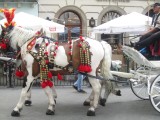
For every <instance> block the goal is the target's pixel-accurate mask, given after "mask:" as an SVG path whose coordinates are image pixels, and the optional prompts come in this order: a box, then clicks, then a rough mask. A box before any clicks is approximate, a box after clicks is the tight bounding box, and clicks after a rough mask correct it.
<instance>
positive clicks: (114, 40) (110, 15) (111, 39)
mask: <svg viewBox="0 0 160 120" xmlns="http://www.w3.org/2000/svg"><path fill="white" fill-rule="evenodd" d="M120 16H121V14H119V13H118V12H115V11H109V12H107V13H105V14H104V15H103V17H102V20H101V24H103V23H105V22H108V21H110V20H113V19H115V18H117V17H120ZM122 39H123V34H101V40H104V41H107V42H108V43H109V44H110V45H111V46H112V48H113V49H116V48H117V44H122V42H123V40H122Z"/></svg>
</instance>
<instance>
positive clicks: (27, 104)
mask: <svg viewBox="0 0 160 120" xmlns="http://www.w3.org/2000/svg"><path fill="white" fill-rule="evenodd" d="M24 104H25V106H31V105H32V101H31V88H30V90H29V91H28V92H27V94H26V99H25V103H24Z"/></svg>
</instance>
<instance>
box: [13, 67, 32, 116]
mask: <svg viewBox="0 0 160 120" xmlns="http://www.w3.org/2000/svg"><path fill="white" fill-rule="evenodd" d="M31 72H32V71H31V69H28V76H27V81H26V83H25V84H23V88H22V91H21V95H20V99H19V102H18V104H17V105H16V107H15V108H14V109H13V111H12V113H11V115H12V116H16V117H17V116H20V111H21V110H22V107H23V104H24V101H25V98H26V95H27V92H29V90H30V87H31V86H32V82H33V80H34V78H33V76H32V75H31Z"/></svg>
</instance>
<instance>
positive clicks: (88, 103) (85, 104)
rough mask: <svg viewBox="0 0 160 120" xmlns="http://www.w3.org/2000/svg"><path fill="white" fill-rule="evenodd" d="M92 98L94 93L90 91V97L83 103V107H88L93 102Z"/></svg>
mask: <svg viewBox="0 0 160 120" xmlns="http://www.w3.org/2000/svg"><path fill="white" fill-rule="evenodd" d="M93 97H94V92H93V90H92V92H91V94H90V96H89V97H88V98H87V99H86V100H85V101H84V103H83V105H84V106H90V105H91V104H92V103H93V102H92V101H93Z"/></svg>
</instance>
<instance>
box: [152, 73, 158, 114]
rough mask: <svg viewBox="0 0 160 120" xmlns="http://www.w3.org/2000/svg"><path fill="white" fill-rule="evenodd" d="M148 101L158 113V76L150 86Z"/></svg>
mask: <svg viewBox="0 0 160 120" xmlns="http://www.w3.org/2000/svg"><path fill="white" fill-rule="evenodd" d="M150 101H151V103H152V106H153V107H154V108H155V109H156V110H157V111H158V112H160V75H158V76H157V77H156V78H155V79H154V81H153V83H152V84H151V89H150Z"/></svg>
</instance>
